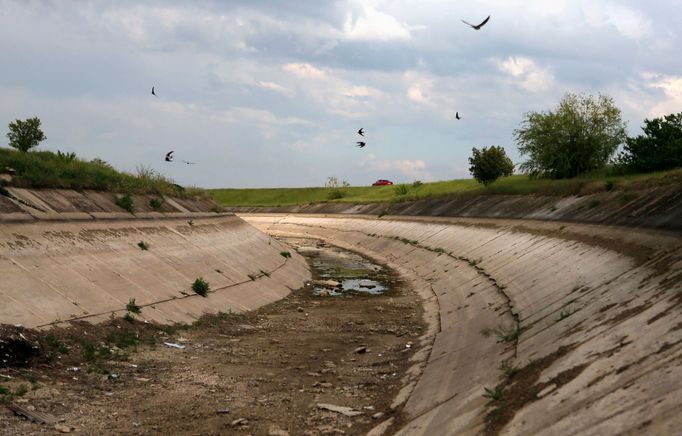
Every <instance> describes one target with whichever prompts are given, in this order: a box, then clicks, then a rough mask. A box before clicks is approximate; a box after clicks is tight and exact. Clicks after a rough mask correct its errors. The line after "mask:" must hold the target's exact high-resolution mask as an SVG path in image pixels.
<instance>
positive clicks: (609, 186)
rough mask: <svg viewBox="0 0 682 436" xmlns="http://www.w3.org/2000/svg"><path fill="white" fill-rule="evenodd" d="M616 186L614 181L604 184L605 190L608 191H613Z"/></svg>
mask: <svg viewBox="0 0 682 436" xmlns="http://www.w3.org/2000/svg"><path fill="white" fill-rule="evenodd" d="M615 186H616V184H615V183H614V182H613V180H607V181H606V182H605V183H604V189H605V190H607V191H611V190H613V188H614V187H615Z"/></svg>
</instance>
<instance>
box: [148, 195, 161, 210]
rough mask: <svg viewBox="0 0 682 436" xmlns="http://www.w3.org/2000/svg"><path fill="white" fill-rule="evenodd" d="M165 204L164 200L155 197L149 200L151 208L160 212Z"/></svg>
mask: <svg viewBox="0 0 682 436" xmlns="http://www.w3.org/2000/svg"><path fill="white" fill-rule="evenodd" d="M163 203H164V201H163V198H158V197H154V198H151V199H150V200H149V207H151V208H152V209H154V210H157V211H158V210H161V208H162V207H163Z"/></svg>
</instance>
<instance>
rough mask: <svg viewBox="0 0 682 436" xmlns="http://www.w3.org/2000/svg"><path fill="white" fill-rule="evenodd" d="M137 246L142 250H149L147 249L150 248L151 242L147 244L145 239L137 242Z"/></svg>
mask: <svg viewBox="0 0 682 436" xmlns="http://www.w3.org/2000/svg"><path fill="white" fill-rule="evenodd" d="M137 246H138V247H140V250H142V251H147V250H149V244H147V243H146V242H144V241H140V242H138V243H137Z"/></svg>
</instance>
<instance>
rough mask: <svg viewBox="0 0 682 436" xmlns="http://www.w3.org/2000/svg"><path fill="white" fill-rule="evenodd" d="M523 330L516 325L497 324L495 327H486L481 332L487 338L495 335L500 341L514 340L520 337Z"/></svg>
mask: <svg viewBox="0 0 682 436" xmlns="http://www.w3.org/2000/svg"><path fill="white" fill-rule="evenodd" d="M520 333H521V331H520V330H519V329H518V328H517V327H516V326H509V327H505V326H497V327H494V328H490V327H488V328H484V329H483V330H481V334H482V335H483V336H485V337H486V338H489V337H491V336H495V337H496V338H497V339H498V340H499V341H500V342H507V343H508V342H514V341H515V340H516V339H518V337H519V334H520Z"/></svg>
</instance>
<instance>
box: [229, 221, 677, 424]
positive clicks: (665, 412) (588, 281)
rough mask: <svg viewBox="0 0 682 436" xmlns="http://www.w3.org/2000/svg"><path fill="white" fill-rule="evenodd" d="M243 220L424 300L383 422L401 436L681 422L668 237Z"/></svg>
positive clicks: (491, 226) (516, 224) (586, 230)
mask: <svg viewBox="0 0 682 436" xmlns="http://www.w3.org/2000/svg"><path fill="white" fill-rule="evenodd" d="M242 217H243V218H244V219H245V220H246V221H247V222H250V223H252V224H254V225H256V226H257V227H259V228H261V229H262V230H264V231H266V232H268V233H270V234H275V235H277V234H279V235H291V236H304V237H314V238H319V239H322V240H325V241H327V242H329V243H332V244H335V245H339V246H341V247H344V248H348V249H352V250H355V251H358V252H360V253H363V254H365V255H367V256H370V257H372V258H375V259H377V260H379V261H382V262H385V263H387V264H388V265H389V266H391V267H393V268H396V269H397V270H398V271H399V272H400V273H401V274H402V275H403V276H404V277H405V278H407V279H408V280H409V281H410V283H411V285H412V286H413V288H414V289H416V290H417V291H418V292H419V293H420V294H421V295H422V296H423V297H424V301H425V306H426V308H427V313H428V314H429V315H428V316H427V321H428V322H429V324H430V326H431V328H430V334H427V335H425V336H424V337H423V338H422V339H421V344H422V345H423V346H424V348H422V350H421V352H420V353H417V354H415V355H414V356H413V362H414V365H415V366H414V368H413V370H412V371H410V373H409V374H408V375H407V376H406V378H405V380H403V383H404V384H405V385H406V388H405V389H404V391H403V392H402V394H401V395H399V397H398V398H396V404H395V405H396V406H398V405H399V404H401V403H404V409H403V416H402V418H401V419H402V420H401V419H398V420H397V421H396V422H387V423H385V424H384V425H391V424H392V425H394V426H398V427H399V433H400V434H406V435H407V434H409V435H412V434H423V435H434V434H439V435H446V434H475V433H480V432H482V431H487V432H491V433H497V432H501V433H503V434H624V433H629V434H675V433H679V429H680V428H682V415H681V414H680V413H679V405H680V403H681V402H682V304H681V303H682V245H681V242H682V239H681V238H680V234H679V232H664V231H653V230H641V229H632V228H622V227H606V226H596V225H580V224H569V223H551V222H538V221H528V220H494V219H476V220H472V219H462V218H404V217H389V216H385V217H383V218H381V219H377V218H369V217H366V216H365V217H361V216H327V217H324V216H304V215H242ZM496 386H499V389H498V391H499V392H498V393H499V394H500V395H497V394H496V393H495V391H496V389H495V387H496ZM484 388H488V389H490V391H489V392H488V398H486V397H484V393H485V392H486V391H485V390H484ZM488 402H489V403H490V405H488V406H487V405H486V403H488Z"/></svg>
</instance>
